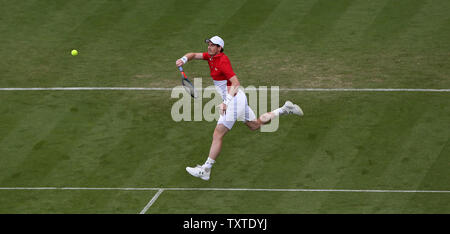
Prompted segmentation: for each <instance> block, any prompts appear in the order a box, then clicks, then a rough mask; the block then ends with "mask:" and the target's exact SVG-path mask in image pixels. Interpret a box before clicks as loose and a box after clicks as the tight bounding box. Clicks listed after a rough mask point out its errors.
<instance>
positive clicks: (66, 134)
mask: <svg viewBox="0 0 450 234" xmlns="http://www.w3.org/2000/svg"><path fill="white" fill-rule="evenodd" d="M59 95H62V94H59ZM59 95H58V94H57V95H56V96H55V99H54V103H55V104H54V107H53V108H54V109H53V110H52V111H50V112H45V111H44V114H46V115H47V118H50V119H51V118H52V115H54V113H64V116H63V117H62V118H61V119H60V120H59V121H58V122H56V123H55V124H54V125H52V124H51V123H42V124H41V125H39V127H41V128H45V127H47V125H50V126H51V130H50V131H49V133H48V134H47V135H46V136H44V137H41V138H39V139H36V140H35V142H33V143H32V144H30V145H31V146H33V147H32V149H31V150H30V151H28V152H27V153H23V154H20V153H15V154H12V153H11V155H10V157H13V158H15V157H22V158H23V159H22V160H21V162H20V164H19V165H17V166H16V167H15V168H10V169H8V172H9V173H10V174H11V177H10V178H7V179H5V180H4V181H3V183H7V184H17V183H27V184H30V185H32V184H35V185H37V184H40V183H41V182H42V181H47V183H49V184H55V182H54V181H51V180H47V179H46V177H48V176H51V175H52V173H53V172H52V171H53V170H54V169H55V167H58V165H59V164H66V163H68V164H69V165H68V169H66V170H62V171H57V173H56V174H55V175H56V176H57V180H56V184H59V183H60V184H62V185H64V184H65V183H64V182H66V183H67V182H69V181H70V180H73V179H74V178H73V177H74V176H77V175H78V176H82V175H83V172H84V170H85V169H86V168H87V166H90V165H91V163H92V161H91V160H93V157H94V158H95V154H93V152H92V151H93V150H94V149H96V148H98V147H99V146H101V147H102V148H105V147H108V146H107V145H103V144H99V142H98V141H97V140H98V139H92V138H91V137H90V136H89V133H92V130H93V129H96V130H100V131H98V132H94V134H96V135H97V134H100V135H102V134H107V135H106V136H105V137H106V138H113V137H114V134H113V133H111V132H108V131H106V130H105V129H102V128H101V127H99V126H102V125H103V124H105V123H103V122H100V121H102V118H104V116H106V118H107V119H108V120H109V119H110V118H113V117H115V116H116V115H114V112H113V111H114V109H113V108H112V107H113V106H114V105H111V104H106V103H105V101H104V100H102V99H103V97H102V94H96V95H94V96H88V95H80V94H76V93H73V94H72V95H64V99H63V100H65V102H59V100H60V98H59V97H60V96H59ZM29 97H30V96H29ZM93 97H94V98H93ZM95 97H96V98H95ZM118 98H120V96H119V97H118ZM93 99H96V101H93ZM110 109H112V110H111V111H110ZM80 112H81V113H80ZM112 130H115V131H117V129H115V128H112ZM120 136H121V135H119V137H120ZM90 140H92V141H93V143H95V144H92V143H91V142H90ZM83 142H84V143H83ZM74 159H77V160H80V161H83V162H84V163H85V164H83V165H81V166H80V167H77V166H76V164H75V163H73V160H74ZM17 163H19V162H16V164H17ZM71 169H75V171H73V170H71ZM67 173H69V174H67ZM67 180H69V181H67ZM75 181H77V180H75Z"/></svg>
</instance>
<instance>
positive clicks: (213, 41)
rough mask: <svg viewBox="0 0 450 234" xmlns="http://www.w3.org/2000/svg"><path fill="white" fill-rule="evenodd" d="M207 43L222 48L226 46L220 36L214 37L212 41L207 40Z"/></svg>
mask: <svg viewBox="0 0 450 234" xmlns="http://www.w3.org/2000/svg"><path fill="white" fill-rule="evenodd" d="M205 42H206V43H208V42H211V43H213V44H216V45H220V47H222V48H223V46H224V45H225V42H224V41H223V40H222V38H220V37H219V36H213V37H211V38H210V39H206V40H205Z"/></svg>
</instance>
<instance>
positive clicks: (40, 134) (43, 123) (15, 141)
mask: <svg viewBox="0 0 450 234" xmlns="http://www.w3.org/2000/svg"><path fill="white" fill-rule="evenodd" d="M44 96H45V97H44V98H43V99H39V97H40V95H39V94H38V95H37V97H36V96H35V97H36V99H35V100H37V102H34V101H31V106H22V107H20V106H16V105H15V103H17V102H19V103H20V102H21V101H22V100H21V98H22V97H23V96H22V97H19V98H18V99H16V98H14V99H12V100H11V102H12V103H9V105H8V106H7V108H8V109H9V110H12V109H10V108H11V107H12V108H13V109H14V112H13V113H11V116H15V118H16V119H17V120H16V121H14V122H13V123H12V125H9V126H8V125H7V126H6V128H7V129H6V130H5V131H2V137H1V139H2V140H1V142H0V155H1V156H2V157H1V158H0V160H1V163H0V165H1V167H4V168H3V170H1V172H0V181H2V183H3V184H4V183H6V181H5V179H6V177H14V176H17V175H19V174H11V170H20V168H18V166H19V165H20V164H21V163H22V162H23V160H25V159H26V155H28V154H29V153H30V152H31V151H32V150H33V148H35V147H39V144H38V143H39V141H40V140H41V139H43V138H45V137H47V136H49V134H51V132H52V131H53V129H54V128H55V127H56V126H57V125H58V124H59V123H60V121H62V119H64V118H65V116H66V115H68V114H69V113H68V112H67V111H56V112H54V111H55V109H56V107H57V106H58V104H59V103H58V101H56V100H55V99H54V98H53V96H52V95H47V94H44ZM12 105H14V106H12ZM19 105H20V104H19ZM2 107H5V106H2ZM49 113H52V114H50V115H49ZM3 134H4V135H3Z"/></svg>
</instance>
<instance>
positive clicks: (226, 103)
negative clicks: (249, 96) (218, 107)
mask: <svg viewBox="0 0 450 234" xmlns="http://www.w3.org/2000/svg"><path fill="white" fill-rule="evenodd" d="M231 99H233V96H231V95H230V94H229V93H227V97H226V99H225V101H223V104H225V105H227V106H228V103H230V102H231Z"/></svg>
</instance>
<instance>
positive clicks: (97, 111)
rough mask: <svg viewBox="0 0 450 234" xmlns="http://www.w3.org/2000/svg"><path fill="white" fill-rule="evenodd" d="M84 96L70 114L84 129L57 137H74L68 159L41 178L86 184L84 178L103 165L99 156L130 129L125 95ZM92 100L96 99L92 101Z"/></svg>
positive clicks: (113, 146)
mask: <svg viewBox="0 0 450 234" xmlns="http://www.w3.org/2000/svg"><path fill="white" fill-rule="evenodd" d="M78 95H81V94H78ZM86 97H88V98H87V99H86V102H79V103H75V105H74V106H75V107H72V108H77V109H78V111H76V113H73V116H74V118H76V119H79V120H83V119H84V121H80V122H81V124H80V125H79V126H78V127H77V128H81V129H82V130H83V131H81V132H76V131H75V132H73V133H70V132H67V133H65V134H64V135H61V136H60V137H64V136H66V135H67V136H69V137H73V138H75V139H73V140H71V142H70V144H68V145H67V147H66V152H67V154H68V155H69V157H70V159H69V160H66V161H64V162H62V163H60V164H58V165H57V166H56V167H55V168H53V169H52V172H51V173H49V174H48V176H47V177H46V178H45V179H44V180H46V181H51V184H55V185H61V186H64V185H66V184H78V185H79V184H83V183H87V184H89V182H85V181H84V179H85V178H86V177H87V176H88V175H89V174H90V173H94V172H95V171H96V170H98V168H99V167H101V166H102V164H101V162H102V160H101V159H102V158H103V157H105V155H107V154H108V153H109V151H110V150H112V149H114V148H115V147H116V146H117V144H119V143H120V142H121V140H122V138H123V137H124V136H125V133H126V132H127V131H132V129H133V128H132V121H131V116H130V113H128V112H127V110H126V108H124V106H126V105H123V102H124V100H127V99H128V96H127V95H126V94H119V95H110V94H103V95H102V94H99V95H87V96H86ZM92 99H95V100H96V102H92ZM86 105H88V107H86ZM94 116H95V117H94ZM73 122H77V121H73ZM68 123H70V122H68ZM94 184H96V183H94Z"/></svg>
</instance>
